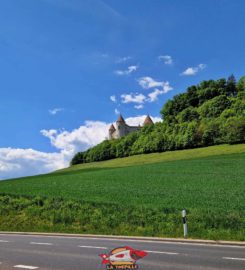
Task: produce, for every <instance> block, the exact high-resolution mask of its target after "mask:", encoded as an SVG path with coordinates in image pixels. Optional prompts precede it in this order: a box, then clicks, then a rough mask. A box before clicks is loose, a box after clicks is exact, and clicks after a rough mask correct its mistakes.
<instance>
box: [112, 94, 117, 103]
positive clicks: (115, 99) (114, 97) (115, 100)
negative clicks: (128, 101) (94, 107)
mask: <svg viewBox="0 0 245 270" xmlns="http://www.w3.org/2000/svg"><path fill="white" fill-rule="evenodd" d="M110 100H111V101H112V102H114V103H116V102H117V98H116V96H115V95H113V96H110Z"/></svg>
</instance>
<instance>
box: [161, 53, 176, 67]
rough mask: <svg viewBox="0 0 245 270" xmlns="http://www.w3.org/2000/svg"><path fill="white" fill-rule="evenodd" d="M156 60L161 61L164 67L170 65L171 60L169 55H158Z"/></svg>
mask: <svg viewBox="0 0 245 270" xmlns="http://www.w3.org/2000/svg"><path fill="white" fill-rule="evenodd" d="M158 59H159V60H161V61H163V62H164V64H165V65H172V64H173V59H172V57H171V56H170V55H159V56H158Z"/></svg>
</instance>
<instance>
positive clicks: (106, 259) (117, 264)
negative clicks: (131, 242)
mask: <svg viewBox="0 0 245 270" xmlns="http://www.w3.org/2000/svg"><path fill="white" fill-rule="evenodd" d="M146 255H147V252H145V251H143V250H136V249H133V248H131V247H128V246H126V247H118V248H115V249H113V250H112V251H111V252H110V253H109V254H100V255H99V256H100V257H101V258H102V264H106V269H108V270H109V269H137V268H138V265H137V264H136V261H138V260H139V259H142V258H143V257H145V256H146Z"/></svg>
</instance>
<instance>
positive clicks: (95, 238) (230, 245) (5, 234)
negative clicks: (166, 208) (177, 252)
mask: <svg viewBox="0 0 245 270" xmlns="http://www.w3.org/2000/svg"><path fill="white" fill-rule="evenodd" d="M0 235H4V236H16V235H18V236H21V237H35V238H40V237H42V238H44V237H45V238H60V239H78V240H83V239H86V240H100V241H118V242H139V243H155V244H171V245H189V246H209V247H221V248H222V247H223V248H226V247H227V248H239V249H240V248H241V249H245V246H237V245H232V244H218V243H217V244H215V243H214V244H211V243H188V242H179V241H173V242H171V241H165V240H157V241H156V240H150V239H145V240H143V239H142V240H141V239H127V238H125V239H122V238H121V239H120V238H119V239H116V238H110V237H108V238H107V237H102V238H98V237H89V236H87V237H83V236H81V237H78V236H61V235H35V234H34V235H32V234H31V235H23V234H17V233H16V234H7V233H0Z"/></svg>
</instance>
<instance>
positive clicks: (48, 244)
mask: <svg viewBox="0 0 245 270" xmlns="http://www.w3.org/2000/svg"><path fill="white" fill-rule="evenodd" d="M30 244H31V245H44V246H52V245H53V244H52V243H39V242H30Z"/></svg>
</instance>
